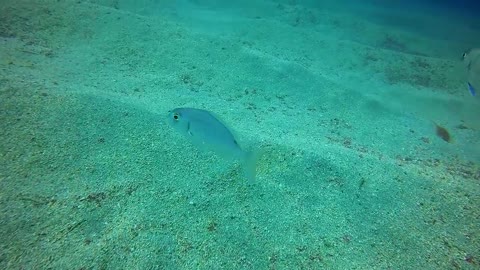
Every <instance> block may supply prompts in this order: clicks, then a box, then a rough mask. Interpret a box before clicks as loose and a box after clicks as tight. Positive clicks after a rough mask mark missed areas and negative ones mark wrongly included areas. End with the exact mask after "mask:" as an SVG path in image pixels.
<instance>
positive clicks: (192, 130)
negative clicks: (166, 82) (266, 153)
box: [168, 108, 256, 180]
mask: <svg viewBox="0 0 480 270" xmlns="http://www.w3.org/2000/svg"><path fill="white" fill-rule="evenodd" d="M168 122H169V124H170V125H171V126H172V127H173V128H174V129H175V130H177V131H178V132H180V133H181V134H183V135H184V136H186V137H187V138H188V139H189V140H191V141H192V142H193V144H195V145H196V146H197V147H200V148H207V149H210V150H212V151H214V152H216V153H217V154H219V155H221V156H222V157H226V158H232V159H235V160H239V161H241V162H242V163H243V166H244V170H245V174H246V177H247V178H248V179H249V180H252V179H253V178H254V177H255V160H256V157H255V156H256V155H254V154H253V153H250V152H247V151H244V150H243V149H242V148H241V147H240V146H239V144H238V142H237V140H236V139H235V137H234V136H233V134H232V132H231V131H230V130H229V129H228V128H227V127H226V126H225V125H224V124H223V123H222V122H221V121H220V120H218V119H217V118H216V117H215V116H214V115H213V114H212V113H210V112H209V111H206V110H201V109H194V108H176V109H174V110H171V111H169V113H168Z"/></svg>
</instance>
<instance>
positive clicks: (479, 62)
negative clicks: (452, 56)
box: [462, 48, 480, 96]
mask: <svg viewBox="0 0 480 270" xmlns="http://www.w3.org/2000/svg"><path fill="white" fill-rule="evenodd" d="M462 60H463V63H464V65H465V68H466V71H467V88H468V91H469V92H470V94H471V95H472V96H476V94H477V90H479V89H480V48H476V49H470V50H467V51H466V52H464V53H463V55H462Z"/></svg>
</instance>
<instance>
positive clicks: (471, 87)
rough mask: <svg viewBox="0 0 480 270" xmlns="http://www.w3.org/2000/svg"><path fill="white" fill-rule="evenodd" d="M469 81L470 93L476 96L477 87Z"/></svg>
mask: <svg viewBox="0 0 480 270" xmlns="http://www.w3.org/2000/svg"><path fill="white" fill-rule="evenodd" d="M467 83H468V91H470V94H472V96H475V95H476V91H475V88H473V86H472V84H471V83H470V82H467Z"/></svg>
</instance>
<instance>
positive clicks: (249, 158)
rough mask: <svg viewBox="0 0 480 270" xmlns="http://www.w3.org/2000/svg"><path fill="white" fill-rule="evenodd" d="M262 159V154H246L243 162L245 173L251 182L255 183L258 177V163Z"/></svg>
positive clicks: (255, 152)
mask: <svg viewBox="0 0 480 270" xmlns="http://www.w3.org/2000/svg"><path fill="white" fill-rule="evenodd" d="M259 159H260V152H258V151H252V152H248V153H246V154H245V157H244V160H243V171H244V174H245V177H246V178H247V180H248V181H249V182H254V181H255V177H256V175H257V162H258V160H259Z"/></svg>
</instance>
